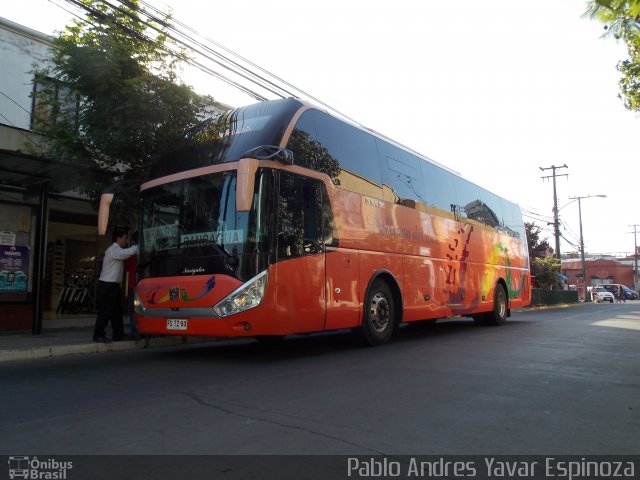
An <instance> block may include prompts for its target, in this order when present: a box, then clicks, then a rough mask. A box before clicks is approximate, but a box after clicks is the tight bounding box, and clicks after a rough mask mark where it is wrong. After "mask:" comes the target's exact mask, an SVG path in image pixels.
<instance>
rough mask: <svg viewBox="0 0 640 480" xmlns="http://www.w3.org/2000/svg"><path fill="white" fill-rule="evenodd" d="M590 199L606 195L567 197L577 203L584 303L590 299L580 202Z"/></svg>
mask: <svg viewBox="0 0 640 480" xmlns="http://www.w3.org/2000/svg"><path fill="white" fill-rule="evenodd" d="M591 197H600V198H607V196H606V195H583V196H582V197H569V200H572V201H576V200H577V201H578V220H579V221H580V263H581V266H582V298H583V299H584V301H585V302H588V301H589V300H590V298H588V291H587V262H586V260H585V259H584V236H583V235H582V203H581V200H582V199H584V198H591ZM565 206H566V205H565Z"/></svg>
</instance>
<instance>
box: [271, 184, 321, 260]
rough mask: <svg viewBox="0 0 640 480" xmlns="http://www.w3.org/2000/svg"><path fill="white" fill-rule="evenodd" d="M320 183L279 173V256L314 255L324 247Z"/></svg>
mask: <svg viewBox="0 0 640 480" xmlns="http://www.w3.org/2000/svg"><path fill="white" fill-rule="evenodd" d="M322 187H323V184H322V182H320V181H318V180H314V179H311V178H306V177H302V176H299V175H293V174H291V173H288V172H281V173H280V195H279V196H278V258H280V259H282V258H292V257H300V256H303V255H313V254H316V253H321V252H322V251H323V250H324V238H323V228H322V223H323V208H322V203H323V191H322V190H323V189H322Z"/></svg>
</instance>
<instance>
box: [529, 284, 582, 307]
mask: <svg viewBox="0 0 640 480" xmlns="http://www.w3.org/2000/svg"><path fill="white" fill-rule="evenodd" d="M579 302H580V300H579V299H578V292H577V291H575V290H542V289H541V288H532V289H531V305H534V306H535V305H560V304H563V303H579Z"/></svg>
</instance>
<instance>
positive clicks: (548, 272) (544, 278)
mask: <svg viewBox="0 0 640 480" xmlns="http://www.w3.org/2000/svg"><path fill="white" fill-rule="evenodd" d="M558 271H560V260H559V259H558V258H553V257H546V258H534V259H533V261H532V262H531V274H532V275H534V276H535V277H536V286H537V287H538V288H542V289H543V290H551V289H553V287H554V286H555V285H557V284H558Z"/></svg>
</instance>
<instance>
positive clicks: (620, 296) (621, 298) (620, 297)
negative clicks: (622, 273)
mask: <svg viewBox="0 0 640 480" xmlns="http://www.w3.org/2000/svg"><path fill="white" fill-rule="evenodd" d="M618 302H624V303H627V299H626V298H625V297H624V288H622V285H618Z"/></svg>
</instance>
